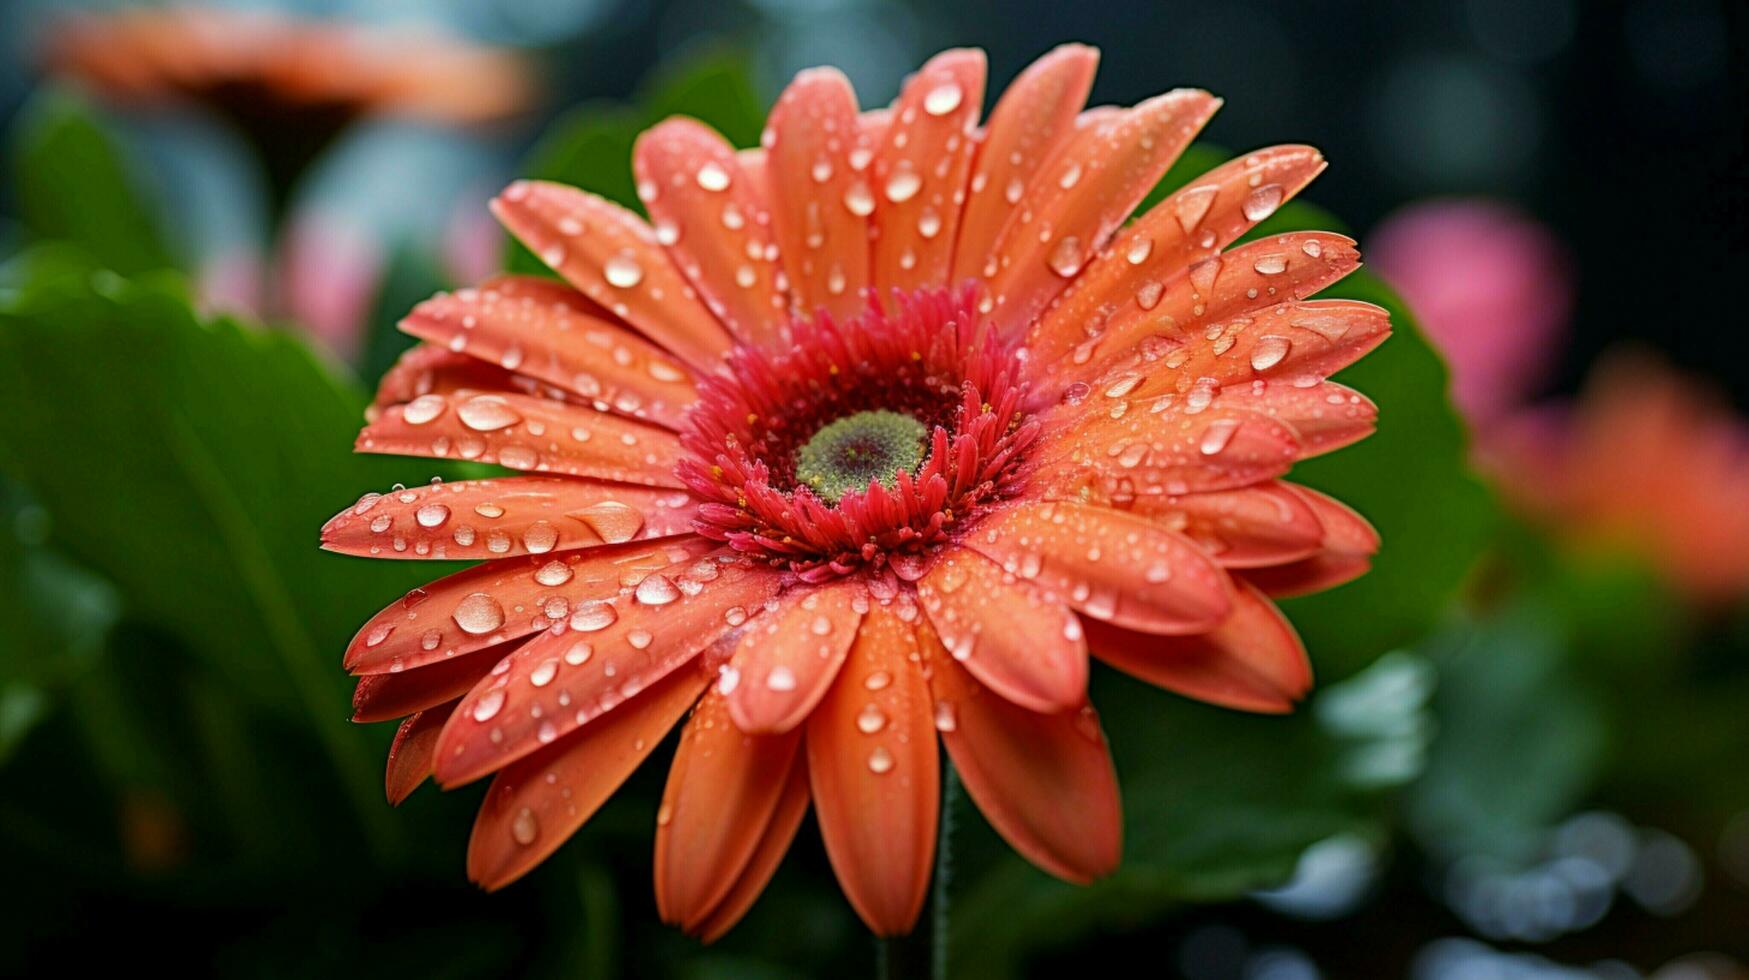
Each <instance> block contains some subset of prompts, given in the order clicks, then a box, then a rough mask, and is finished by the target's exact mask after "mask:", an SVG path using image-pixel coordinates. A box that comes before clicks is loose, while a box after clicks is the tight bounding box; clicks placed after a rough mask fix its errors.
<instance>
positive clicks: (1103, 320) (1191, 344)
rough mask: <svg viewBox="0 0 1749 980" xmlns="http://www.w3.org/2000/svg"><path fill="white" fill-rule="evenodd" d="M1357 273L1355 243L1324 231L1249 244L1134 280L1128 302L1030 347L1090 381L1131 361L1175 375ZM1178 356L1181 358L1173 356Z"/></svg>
mask: <svg viewBox="0 0 1749 980" xmlns="http://www.w3.org/2000/svg"><path fill="white" fill-rule="evenodd" d="M1359 267H1360V252H1359V251H1357V250H1356V249H1355V247H1354V241H1353V239H1350V238H1346V237H1344V236H1342V235H1336V234H1332V233H1330V232H1322V231H1305V232H1293V233H1291V234H1286V235H1277V236H1275V237H1273V238H1265V239H1260V240H1258V241H1254V242H1247V243H1245V244H1244V245H1240V246H1239V247H1237V248H1235V249H1232V250H1231V251H1228V252H1223V253H1221V254H1220V255H1218V256H1215V257H1213V258H1209V259H1204V260H1203V261H1201V262H1198V263H1197V264H1196V265H1193V266H1191V267H1190V268H1189V270H1187V271H1186V272H1185V274H1184V275H1183V276H1180V277H1178V278H1176V279H1173V280H1170V281H1168V282H1159V281H1157V280H1153V279H1138V280H1136V281H1135V282H1134V285H1135V290H1134V293H1133V294H1132V295H1131V296H1130V297H1129V298H1128V299H1127V300H1125V301H1122V302H1117V303H1114V304H1108V305H1107V306H1106V307H1102V311H1103V314H1102V315H1096V316H1093V317H1091V318H1089V319H1085V320H1082V321H1078V322H1074V323H1055V324H1053V327H1052V329H1051V330H1050V331H1048V332H1047V331H1045V330H1044V328H1043V327H1042V326H1041V327H1040V328H1038V329H1036V330H1035V331H1034V332H1033V333H1032V334H1031V336H1030V338H1029V339H1028V342H1027V348H1028V350H1029V351H1030V352H1031V354H1032V356H1033V357H1035V358H1038V359H1039V360H1040V361H1041V362H1043V363H1047V364H1049V363H1055V362H1058V361H1060V362H1062V363H1063V364H1064V365H1065V369H1064V371H1065V373H1066V374H1070V375H1076V374H1087V373H1090V372H1094V371H1097V370H1100V369H1101V368H1103V367H1104V366H1105V365H1106V364H1108V363H1109V362H1111V361H1114V360H1116V359H1118V358H1122V357H1127V356H1131V355H1137V356H1140V357H1142V358H1144V359H1146V360H1151V361H1157V362H1158V363H1159V364H1161V365H1162V366H1165V367H1170V368H1176V367H1177V366H1178V365H1179V364H1180V363H1181V362H1185V361H1188V360H1189V359H1190V356H1191V354H1190V353H1189V352H1187V349H1194V348H1196V347H1197V346H1199V345H1201V344H1205V343H1206V344H1210V345H1211V350H1212V344H1213V342H1212V341H1209V340H1207V339H1206V338H1205V335H1206V334H1207V333H1208V332H1209V331H1210V329H1211V327H1212V326H1215V325H1220V326H1221V328H1222V333H1225V332H1226V331H1227V330H1228V329H1230V327H1231V325H1233V324H1236V323H1240V322H1241V321H1243V320H1244V319H1245V318H1248V317H1250V318H1260V317H1259V316H1258V315H1259V314H1261V313H1262V312H1263V311H1266V310H1269V309H1271V308H1273V307H1276V306H1277V305H1279V304H1282V303H1290V302H1294V301H1297V300H1303V299H1305V298H1306V297H1308V296H1310V295H1312V294H1313V293H1315V292H1317V291H1318V290H1320V289H1323V288H1324V287H1325V286H1328V285H1330V284H1331V283H1333V282H1335V281H1336V280H1338V279H1341V278H1342V277H1343V276H1346V275H1348V274H1349V273H1350V272H1353V271H1354V270H1355V269H1357V268H1359ZM1175 354H1177V355H1178V356H1176V357H1175V356H1174V355H1175Z"/></svg>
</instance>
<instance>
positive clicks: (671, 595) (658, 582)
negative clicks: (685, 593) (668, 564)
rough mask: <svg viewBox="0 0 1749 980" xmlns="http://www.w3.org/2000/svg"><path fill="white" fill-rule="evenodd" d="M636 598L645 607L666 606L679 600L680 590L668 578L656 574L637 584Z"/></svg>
mask: <svg viewBox="0 0 1749 980" xmlns="http://www.w3.org/2000/svg"><path fill="white" fill-rule="evenodd" d="M637 597H638V601H639V602H641V603H643V604H644V605H646V606H666V605H667V604H669V603H670V602H673V601H674V600H676V599H678V598H680V590H679V589H677V588H675V587H674V582H673V581H672V580H670V579H669V578H668V576H666V575H661V574H656V575H651V576H648V577H647V578H645V579H644V580H643V581H642V582H639V583H638V589H637Z"/></svg>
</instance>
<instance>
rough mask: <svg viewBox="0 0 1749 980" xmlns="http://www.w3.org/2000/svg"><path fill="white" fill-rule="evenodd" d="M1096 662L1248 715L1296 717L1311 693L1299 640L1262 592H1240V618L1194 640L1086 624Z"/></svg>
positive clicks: (1236, 614) (1236, 603)
mask: <svg viewBox="0 0 1749 980" xmlns="http://www.w3.org/2000/svg"><path fill="white" fill-rule="evenodd" d="M1087 642H1088V644H1089V645H1090V646H1092V648H1093V653H1094V656H1096V657H1098V658H1099V659H1101V660H1103V661H1105V662H1106V663H1108V664H1110V665H1112V666H1113V667H1116V668H1117V669H1119V670H1121V671H1123V672H1125V673H1128V674H1133V675H1135V676H1136V677H1139V678H1141V679H1142V680H1145V681H1147V682H1148V683H1150V684H1156V685H1159V686H1160V687H1163V688H1166V689H1167V690H1169V691H1176V692H1178V693H1179V694H1183V695H1185V696H1186V697H1192V698H1196V699H1197V700H1199V701H1207V702H1209V703H1210V704H1218V705H1222V706H1223V707H1228V708H1237V709H1239V710H1242V711H1263V712H1284V711H1291V710H1292V709H1293V704H1294V702H1295V701H1297V700H1299V699H1300V698H1301V697H1303V696H1304V695H1305V693H1306V691H1308V690H1310V689H1311V686H1312V664H1311V661H1310V660H1308V659H1307V658H1306V648H1305V646H1304V645H1302V644H1301V643H1300V638H1299V635H1298V634H1296V633H1295V632H1294V628H1293V627H1292V626H1291V625H1289V624H1288V621H1287V619H1286V618H1284V617H1283V616H1282V614H1281V611H1280V610H1278V609H1276V608H1275V604H1274V603H1272V602H1270V601H1269V600H1268V599H1266V598H1264V597H1263V594H1262V593H1261V592H1259V591H1258V590H1257V589H1256V588H1254V587H1252V586H1250V585H1246V584H1240V585H1239V586H1238V587H1236V588H1235V589H1234V590H1233V612H1232V615H1230V616H1228V617H1227V619H1226V620H1225V621H1224V622H1222V623H1221V624H1220V625H1219V626H1217V627H1215V628H1214V629H1212V630H1210V631H1208V632H1207V633H1199V634H1197V635H1195V636H1153V635H1150V634H1147V633H1136V632H1132V631H1130V630H1125V629H1119V628H1117V627H1113V626H1110V625H1108V624H1105V623H1092V622H1090V623H1088V624H1087Z"/></svg>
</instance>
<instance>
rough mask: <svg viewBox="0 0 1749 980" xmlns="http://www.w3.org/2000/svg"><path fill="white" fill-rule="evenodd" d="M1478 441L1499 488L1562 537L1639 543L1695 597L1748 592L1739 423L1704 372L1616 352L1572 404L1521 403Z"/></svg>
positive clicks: (1748, 460) (1748, 456) (1745, 441)
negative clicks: (1523, 406) (1700, 375)
mask: <svg viewBox="0 0 1749 980" xmlns="http://www.w3.org/2000/svg"><path fill="white" fill-rule="evenodd" d="M1484 450H1485V452H1484V458H1485V461H1486V462H1487V464H1488V465H1489V467H1490V469H1492V470H1493V472H1494V473H1495V475H1496V477H1497V478H1498V480H1499V481H1500V483H1501V484H1502V486H1503V488H1504V489H1505V490H1506V492H1507V495H1508V497H1510V498H1511V499H1512V500H1513V501H1514V502H1515V503H1517V504H1518V505H1519V506H1520V507H1521V508H1522V509H1523V510H1524V511H1525V512H1526V513H1527V514H1529V515H1530V516H1531V517H1533V518H1535V519H1536V520H1539V521H1541V522H1543V523H1545V524H1548V525H1550V526H1552V527H1553V528H1554V529H1555V530H1556V531H1557V532H1558V533H1560V534H1561V535H1562V536H1564V537H1565V538H1566V539H1567V540H1568V541H1570V542H1572V543H1574V544H1577V545H1580V546H1581V547H1599V546H1600V547H1604V548H1611V547H1623V548H1626V549H1628V550H1631V551H1634V552H1636V553H1639V554H1641V555H1644V556H1645V557H1646V558H1647V559H1648V560H1650V561H1651V562H1653V563H1654V564H1655V565H1656V567H1657V568H1658V569H1659V571H1661V572H1662V573H1663V574H1664V575H1665V576H1666V577H1667V578H1668V579H1669V580H1670V581H1671V582H1673V583H1675V584H1676V585H1677V586H1678V587H1680V588H1681V589H1682V590H1683V591H1684V592H1685V593H1687V594H1688V595H1690V596H1692V597H1693V598H1694V599H1696V600H1698V601H1700V602H1703V603H1720V604H1722V603H1729V602H1734V601H1737V600H1741V599H1743V598H1744V597H1745V596H1749V508H1745V507H1744V501H1745V500H1749V426H1746V425H1744V423H1743V420H1742V419H1740V418H1737V417H1736V416H1734V415H1733V414H1732V413H1731V410H1730V406H1729V405H1728V404H1727V403H1726V401H1725V399H1724V398H1723V397H1721V396H1720V395H1718V394H1717V393H1716V392H1714V391H1712V390H1710V389H1709V388H1708V387H1707V386H1706V384H1705V383H1704V382H1702V381H1700V380H1698V379H1695V378H1692V377H1688V376H1685V375H1683V374H1681V373H1680V372H1678V371H1676V370H1674V369H1672V368H1671V367H1670V366H1669V365H1667V364H1665V363H1663V362H1662V361H1659V360H1656V359H1654V358H1652V357H1649V356H1645V355H1615V356H1613V357H1611V358H1609V359H1608V360H1606V361H1605V362H1603V364H1601V365H1600V366H1599V367H1598V368H1597V369H1596V370H1595V371H1594V372H1593V375H1592V378H1591V380H1590V381H1589V382H1587V384H1586V389H1585V392H1584V394H1583V395H1582V396H1581V397H1580V399H1579V401H1578V402H1577V404H1575V405H1574V406H1572V408H1571V409H1568V410H1563V409H1555V408H1549V409H1539V410H1535V411H1530V412H1524V413H1522V414H1520V415H1519V416H1518V417H1517V418H1516V419H1511V420H1508V422H1507V424H1506V425H1504V426H1502V427H1501V430H1500V431H1498V432H1496V433H1494V434H1493V435H1492V436H1491V437H1490V439H1489V440H1488V442H1487V443H1485V444H1484Z"/></svg>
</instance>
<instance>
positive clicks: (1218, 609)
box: [965, 501, 1232, 633]
mask: <svg viewBox="0 0 1749 980" xmlns="http://www.w3.org/2000/svg"><path fill="white" fill-rule="evenodd" d="M965 544H966V546H967V547H969V548H973V549H976V550H977V551H979V552H982V553H983V554H984V555H986V556H988V557H989V558H991V559H993V560H995V561H996V562H998V563H1000V564H1001V566H1002V568H1003V570H1004V571H1007V572H1008V573H1009V574H1011V575H1017V576H1019V577H1020V578H1022V579H1025V580H1026V581H1029V582H1032V583H1033V584H1034V585H1036V586H1037V587H1039V588H1040V589H1043V590H1045V591H1046V593H1047V594H1049V595H1055V596H1058V597H1060V598H1061V599H1062V600H1063V601H1065V602H1067V603H1069V604H1070V605H1072V606H1074V607H1075V608H1076V609H1078V610H1080V611H1081V612H1082V613H1084V614H1085V615H1087V616H1091V617H1093V618H1094V619H1102V620H1106V621H1108V622H1112V623H1115V624H1117V625H1119V626H1123V627H1125V628H1127V629H1138V630H1143V631H1146V632H1149V633H1198V632H1202V631H1204V630H1207V629H1212V628H1213V627H1214V626H1215V625H1217V624H1218V623H1220V622H1221V621H1222V620H1224V619H1225V618H1226V616H1227V613H1228V612H1229V611H1230V610H1231V609H1232V598H1231V597H1232V585H1231V583H1230V582H1229V580H1228V579H1227V574H1226V573H1225V572H1223V571H1222V570H1221V569H1220V567H1219V566H1217V565H1216V564H1215V563H1214V561H1213V560H1212V559H1211V558H1209V556H1208V555H1207V554H1206V553H1205V552H1203V550H1202V549H1201V548H1198V547H1197V546H1196V545H1194V544H1192V543H1191V542H1190V541H1189V540H1188V539H1186V538H1185V537H1184V536H1183V535H1180V534H1176V533H1174V532H1172V531H1169V530H1167V529H1165V528H1163V527H1160V526H1159V525H1157V524H1155V523H1154V522H1152V521H1149V520H1147V519H1146V518H1142V517H1137V516H1136V515H1134V514H1126V513H1124V512H1122V511H1116V510H1108V509H1106V508H1103V507H1094V506H1089V505H1086V504H1078V503H1072V502H1069V501H1057V502H1051V503H1028V504H1020V505H1017V506H1012V507H1007V508H1004V509H1002V510H999V511H997V512H996V513H994V514H991V515H990V516H988V517H986V518H984V520H983V523H981V524H980V525H979V526H978V528H977V530H975V531H974V532H973V533H971V534H969V535H967V536H966V539H965Z"/></svg>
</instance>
